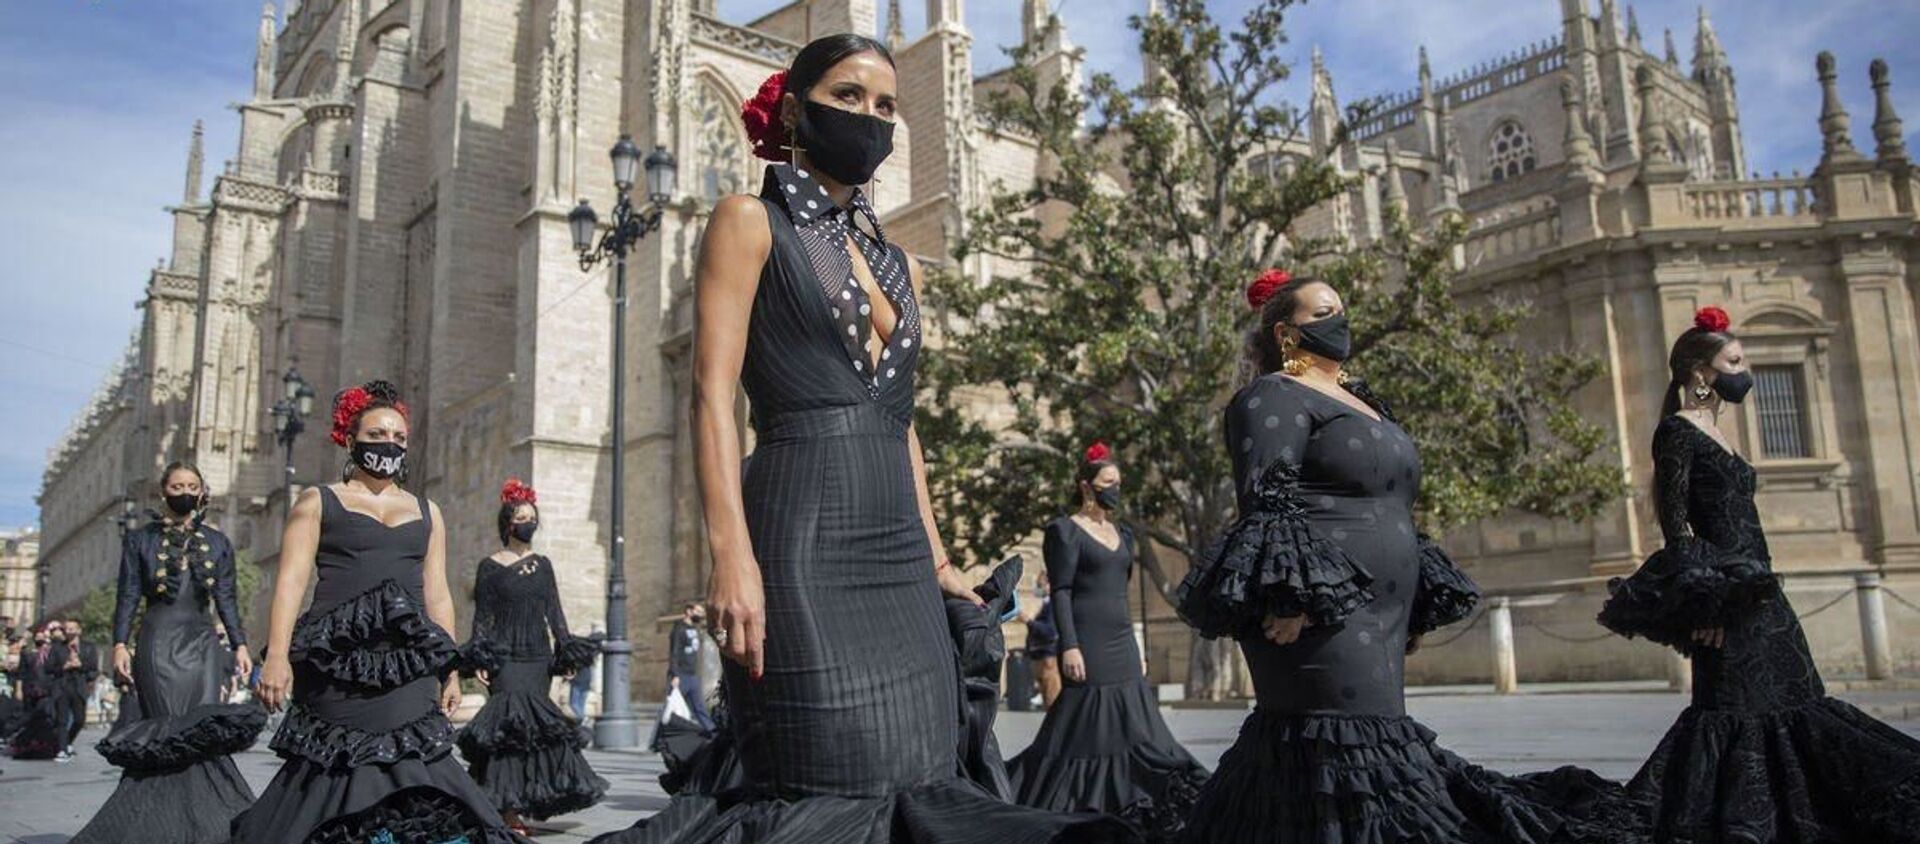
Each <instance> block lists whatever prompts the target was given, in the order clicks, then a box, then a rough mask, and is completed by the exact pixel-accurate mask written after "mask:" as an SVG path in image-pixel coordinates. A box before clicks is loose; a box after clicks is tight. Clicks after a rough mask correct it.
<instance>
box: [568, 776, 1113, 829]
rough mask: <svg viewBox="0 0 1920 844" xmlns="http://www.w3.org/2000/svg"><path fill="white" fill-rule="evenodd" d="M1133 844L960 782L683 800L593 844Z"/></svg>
mask: <svg viewBox="0 0 1920 844" xmlns="http://www.w3.org/2000/svg"><path fill="white" fill-rule="evenodd" d="M769 840H778V841H827V840H831V841H835V842H840V843H841V844H850V842H856V841H857V842H862V844H972V843H973V842H980V841H994V842H996V844H1139V842H1142V841H1143V840H1144V839H1142V838H1141V836H1140V830H1139V829H1138V828H1137V827H1135V826H1134V825H1133V824H1132V823H1130V822H1128V821H1126V820H1123V819H1121V818H1118V817H1115V816H1112V815H1102V814H1095V813H1092V812H1075V813H1067V812H1047V811H1043V810H1040V809H1031V808H1027V807H1025V806H1014V805H1009V804H1007V803H1002V802H1000V801H999V800H996V799H994V798H993V797H992V796H990V795H988V794H987V793H986V792H985V791H982V790H981V789H980V787H979V786H977V785H974V784H973V783H971V782H969V781H966V780H958V779H956V780H948V781H945V782H939V783H932V784H929V785H922V786H918V787H915V788H910V789H905V790H903V791H900V792H896V793H894V794H889V795H882V796H876V797H839V796H828V795H821V796H812V797H801V798H795V799H781V798H771V797H760V798H755V797H745V796H741V795H734V794H723V795H718V796H709V795H681V796H678V797H675V798H673V801H672V802H671V803H669V804H668V805H667V808H665V809H663V810H661V812H660V813H659V814H657V815H654V816H653V817H650V818H647V819H645V820H642V821H640V822H639V823H637V824H635V825H633V826H632V827H629V828H627V829H624V830H620V831H618V832H612V833H608V834H606V835H602V836H599V837H598V838H595V839H593V841H592V842H591V844H756V842H762V841H769Z"/></svg>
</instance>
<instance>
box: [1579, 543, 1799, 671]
mask: <svg viewBox="0 0 1920 844" xmlns="http://www.w3.org/2000/svg"><path fill="white" fill-rule="evenodd" d="M1607 589H1608V591H1610V592H1611V593H1612V595H1611V596H1610V597H1609V598H1608V599H1607V602H1606V604H1605V605H1603V606H1602V607H1601V608H1600V615H1599V621H1600V624H1601V625H1602V626H1604V627H1606V628H1607V629H1608V630H1612V631H1613V632H1615V633H1618V634H1620V635H1622V636H1626V637H1628V638H1632V637H1635V636H1639V637H1642V638H1645V639H1647V640H1648V641H1651V642H1655V643H1658V644H1662V645H1666V646H1667V647H1670V648H1673V649H1674V650H1676V651H1679V652H1680V653H1682V654H1686V655H1688V656H1691V655H1692V654H1693V650H1694V644H1693V632H1694V631H1695V630H1697V629H1700V628H1705V627H1722V626H1725V625H1726V624H1727V623H1728V622H1729V621H1730V620H1731V619H1733V618H1735V617H1736V616H1737V615H1738V614H1740V613H1742V612H1744V611H1745V610H1747V609H1748V608H1749V607H1751V606H1753V605H1754V604H1755V603H1758V602H1760V601H1763V600H1767V599H1769V598H1771V597H1773V596H1774V595H1776V594H1778V591H1779V581H1778V580H1776V579H1775V578H1774V575H1773V572H1772V571H1771V570H1770V569H1768V567H1767V565H1766V564H1765V563H1763V562H1761V561H1758V560H1753V559H1749V558H1746V557H1741V556H1737V555H1733V554H1728V553H1726V552H1723V551H1721V550H1720V549H1718V548H1716V547H1714V546H1713V544H1712V543H1710V542H1707V541H1706V540H1703V539H1699V538H1696V537H1682V538H1681V539H1680V540H1678V541H1676V542H1673V543H1670V544H1668V545H1667V547H1665V548H1663V549H1661V550H1659V551H1656V552H1654V554H1653V555H1652V556H1650V557H1648V558H1647V562H1646V564H1645V565H1642V566H1641V567H1640V570H1639V571H1636V572H1634V573H1633V574H1632V575H1631V576H1629V577H1624V578H1620V577H1616V578H1614V579H1613V580H1611V581H1609V582H1608V584H1607Z"/></svg>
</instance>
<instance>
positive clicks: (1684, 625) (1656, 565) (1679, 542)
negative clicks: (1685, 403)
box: [1599, 416, 1777, 656]
mask: <svg viewBox="0 0 1920 844" xmlns="http://www.w3.org/2000/svg"><path fill="white" fill-rule="evenodd" d="M1703 436H1705V435H1704V434H1701V433H1699V432H1698V430H1697V429H1696V428H1695V427H1694V425H1693V423H1691V422H1688V421H1686V420H1685V419H1681V418H1680V417H1678V416H1669V417H1667V418H1666V419H1663V420H1661V422H1660V427H1658V428H1657V429H1655V430H1654V435H1653V466H1654V495H1655V497H1656V498H1657V501H1658V509H1659V515H1660V530H1661V533H1662V534H1664V535H1665V536H1666V540H1667V546H1666V547H1665V548H1662V549H1660V550H1659V551H1656V552H1654V554H1653V555H1652V556H1650V557H1648V558H1647V561H1646V562H1645V563H1643V564H1642V565H1641V566H1640V569H1639V570H1638V571H1635V572H1634V573H1633V574H1632V575H1631V576H1628V577H1624V578H1620V577H1616V578H1614V579H1613V580H1612V581H1610V582H1608V584H1607V589H1608V591H1609V592H1611V593H1612V594H1611V595H1610V596H1609V597H1608V598H1607V602H1606V604H1605V605H1603V606H1602V607H1601V608H1600V617H1599V620H1600V624H1601V625H1602V626H1604V627H1606V628H1607V629H1608V630H1612V631H1613V632H1615V633H1618V634H1620V635H1622V636H1626V637H1629V638H1631V637H1635V636H1639V637H1642V638H1645V639H1647V640H1649V641H1652V642H1657V643H1659V644H1662V645H1666V646H1668V647H1670V648H1673V649H1674V650H1676V651H1679V652H1680V653H1682V654H1686V655H1689V656H1691V655H1692V654H1693V648H1694V645H1693V632H1694V631H1695V630H1700V629H1705V628H1713V627H1724V626H1726V625H1727V623H1728V622H1730V621H1731V620H1733V619H1734V617H1736V616H1737V615H1739V614H1741V613H1742V612H1743V611H1744V610H1746V609H1747V608H1749V607H1751V606H1752V605H1753V604H1754V603H1756V602H1758V601H1761V600H1765V599H1766V598H1768V597H1770V596H1771V595H1773V594H1774V590H1775V588H1776V586H1777V581H1776V580H1775V579H1774V575H1773V571H1772V569H1771V567H1769V566H1768V565H1767V563H1766V562H1765V561H1764V560H1756V559H1753V558H1751V557H1746V556H1742V555H1740V554H1735V553H1731V552H1728V551H1726V550H1725V549H1722V548H1721V547H1719V546H1717V545H1714V544H1713V543H1712V542H1710V541H1708V540H1706V539H1703V538H1701V537H1699V536H1696V535H1695V534H1694V532H1693V527H1692V519H1691V517H1690V512H1689V506H1690V498H1691V494H1690V491H1691V488H1692V485H1693V468H1694V462H1695V461H1694V450H1695V447H1696V443H1697V438H1698V437H1703Z"/></svg>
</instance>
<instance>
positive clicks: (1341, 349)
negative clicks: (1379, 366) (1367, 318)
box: [1295, 312, 1353, 363]
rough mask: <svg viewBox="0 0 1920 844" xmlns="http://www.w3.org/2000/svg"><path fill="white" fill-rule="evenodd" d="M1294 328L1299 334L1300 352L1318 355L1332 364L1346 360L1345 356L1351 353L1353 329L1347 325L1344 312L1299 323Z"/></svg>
mask: <svg viewBox="0 0 1920 844" xmlns="http://www.w3.org/2000/svg"><path fill="white" fill-rule="evenodd" d="M1295 328H1296V329H1297V330H1298V331H1299V332H1300V351H1303V352H1308V353H1311V354H1316V355H1319V356H1320V357H1323V358H1326V359H1327V360H1330V361H1333V362H1334V363H1339V362H1341V361H1344V360H1346V359H1347V355H1348V354H1351V353H1352V352H1353V329H1352V327H1351V326H1349V325H1348V324H1347V315H1346V313H1345V312H1341V313H1337V314H1334V315H1333V316H1330V317H1327V318H1326V319H1317V320H1314V321H1313V322H1307V323H1301V324H1300V325H1297V326H1295Z"/></svg>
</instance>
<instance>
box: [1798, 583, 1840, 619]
mask: <svg viewBox="0 0 1920 844" xmlns="http://www.w3.org/2000/svg"><path fill="white" fill-rule="evenodd" d="M1853 591H1854V590H1852V589H1848V590H1847V591H1845V592H1842V593H1840V594H1838V595H1835V596H1833V600H1831V601H1828V602H1826V603H1824V604H1821V605H1820V606H1818V607H1816V608H1814V609H1812V610H1808V611H1807V612H1803V613H1798V614H1797V616H1796V617H1798V618H1800V619H1801V620H1803V621H1804V620H1806V619H1809V618H1812V617H1814V616H1816V615H1819V614H1821V613H1823V612H1826V611H1827V610H1829V609H1832V608H1833V605H1834V604H1838V603H1840V602H1841V601H1844V600H1846V599H1848V598H1850V597H1852V596H1853Z"/></svg>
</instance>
